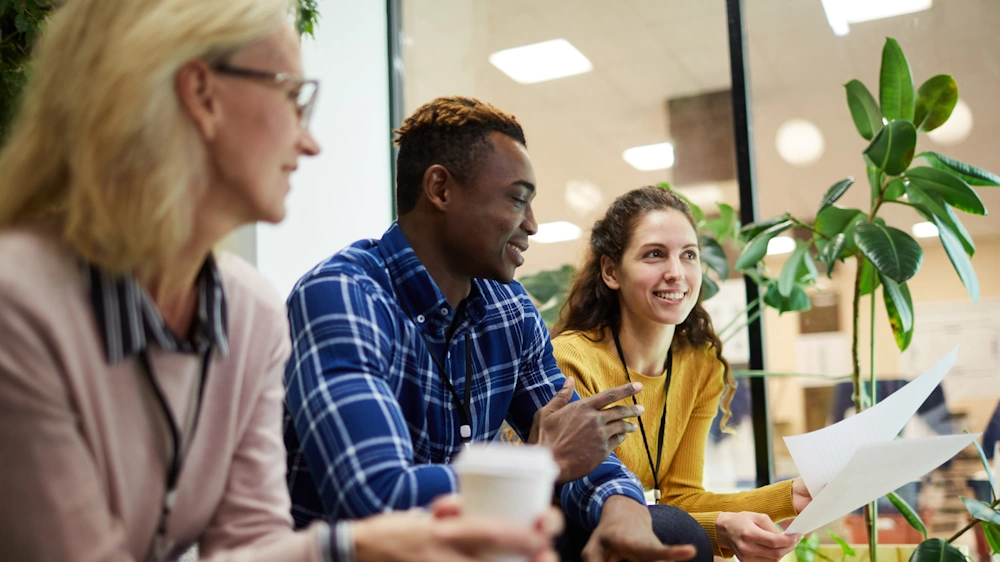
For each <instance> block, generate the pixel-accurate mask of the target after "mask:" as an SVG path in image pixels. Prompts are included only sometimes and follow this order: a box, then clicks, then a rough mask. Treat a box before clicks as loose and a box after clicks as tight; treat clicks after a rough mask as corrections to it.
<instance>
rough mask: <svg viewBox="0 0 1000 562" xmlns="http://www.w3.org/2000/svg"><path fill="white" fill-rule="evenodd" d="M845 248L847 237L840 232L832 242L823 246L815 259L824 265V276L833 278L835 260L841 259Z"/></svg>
mask: <svg viewBox="0 0 1000 562" xmlns="http://www.w3.org/2000/svg"><path fill="white" fill-rule="evenodd" d="M846 247H847V235H846V234H844V233H843V232H841V233H840V234H837V235H836V236H834V237H833V240H831V241H829V242H827V244H826V245H825V246H823V250H822V251H820V253H819V255H818V256H817V258H818V259H819V261H821V262H823V263H824V264H826V276H827V277H828V278H830V279H832V278H833V268H834V265H836V263H837V260H839V259H841V257H843V255H844V249H845V248H846Z"/></svg>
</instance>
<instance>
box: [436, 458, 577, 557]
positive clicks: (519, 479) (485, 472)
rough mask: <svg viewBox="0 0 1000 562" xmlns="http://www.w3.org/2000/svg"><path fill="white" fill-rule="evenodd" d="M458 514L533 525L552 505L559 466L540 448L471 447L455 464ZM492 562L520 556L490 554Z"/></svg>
mask: <svg viewBox="0 0 1000 562" xmlns="http://www.w3.org/2000/svg"><path fill="white" fill-rule="evenodd" d="M455 471H456V472H457V473H458V491H459V495H460V497H461V499H462V512H463V513H465V514H468V515H474V516H483V517H489V518H493V519H499V520H502V521H504V522H507V523H510V524H513V525H523V526H525V527H531V526H533V525H534V524H535V523H536V522H537V521H538V518H539V517H541V515H542V514H543V513H545V511H546V510H547V509H548V508H549V506H550V505H552V492H553V490H554V486H555V481H556V476H558V474H559V467H558V465H556V462H555V460H554V459H553V458H552V451H550V450H549V449H548V448H546V447H535V446H530V445H523V446H514V445H506V444H502V443H494V444H492V445H489V446H484V445H473V446H471V447H469V448H467V449H466V450H465V451H463V452H462V453H461V454H460V455H459V457H458V460H457V461H456V462H455ZM488 558H489V559H490V560H492V561H494V562H521V561H523V560H526V557H524V556H517V555H509V554H500V553H497V554H492V555H489V556H488Z"/></svg>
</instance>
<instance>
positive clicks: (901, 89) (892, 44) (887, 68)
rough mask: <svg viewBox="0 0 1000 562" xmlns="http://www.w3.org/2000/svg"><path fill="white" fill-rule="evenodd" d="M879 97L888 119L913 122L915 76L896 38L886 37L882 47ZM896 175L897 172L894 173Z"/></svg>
mask: <svg viewBox="0 0 1000 562" xmlns="http://www.w3.org/2000/svg"><path fill="white" fill-rule="evenodd" d="M878 99H879V103H880V104H881V106H882V115H884V116H885V118H886V119H888V120H889V121H892V120H893V119H906V120H907V121H910V122H911V124H912V121H913V113H914V95H913V77H912V75H911V74H910V63H908V62H906V55H904V54H903V49H901V48H900V47H899V43H897V42H896V40H895V39H892V38H886V40H885V46H884V47H882V68H881V71H880V72H879V80H878ZM892 175H896V174H892Z"/></svg>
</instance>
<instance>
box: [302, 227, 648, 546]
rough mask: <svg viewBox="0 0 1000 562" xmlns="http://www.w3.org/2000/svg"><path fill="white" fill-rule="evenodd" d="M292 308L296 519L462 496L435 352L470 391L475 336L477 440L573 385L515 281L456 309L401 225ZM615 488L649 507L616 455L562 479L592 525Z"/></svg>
mask: <svg viewBox="0 0 1000 562" xmlns="http://www.w3.org/2000/svg"><path fill="white" fill-rule="evenodd" d="M288 315H289V319H290V321H291V331H292V340H293V349H292V356H291V359H290V360H289V362H288V366H287V368H286V371H285V386H286V388H287V391H288V392H287V397H286V419H285V445H286V447H287V448H288V468H289V473H288V485H289V489H290V491H291V496H292V503H293V507H292V514H293V516H294V517H295V520H296V523H297V524H298V525H303V524H306V523H307V522H309V521H311V520H313V519H316V518H325V519H328V520H335V519H341V518H360V517H365V516H367V515H371V514H374V513H379V512H382V511H387V510H390V509H406V508H410V507H413V506H426V505H427V504H429V503H430V502H431V500H433V499H434V498H435V497H437V496H439V495H441V494H445V493H449V492H453V491H455V490H456V479H455V472H454V470H453V469H452V467H451V466H450V465H449V463H450V462H451V460H452V459H453V458H454V457H455V455H456V454H458V453H459V452H460V450H461V447H462V440H461V436H460V435H459V427H460V415H459V412H460V410H459V408H458V407H457V406H456V404H455V402H454V400H453V397H452V394H451V392H449V391H448V389H447V387H446V386H445V383H444V380H443V379H442V376H441V374H440V373H439V371H438V368H437V367H436V366H435V363H434V359H432V357H431V355H430V353H434V354H435V355H436V356H437V360H438V361H442V357H444V361H443V363H444V364H445V368H446V369H447V371H448V376H449V377H450V379H451V381H452V384H453V386H454V389H455V392H456V394H457V395H458V396H459V397H464V394H465V386H466V380H465V373H466V340H468V348H469V349H470V350H471V352H472V371H471V378H472V381H471V384H472V388H471V404H470V410H471V426H472V440H473V441H490V440H492V439H493V438H494V437H495V436H496V434H497V431H498V430H499V428H500V425H501V423H502V422H503V421H504V419H506V420H507V421H508V422H509V423H510V425H511V426H512V427H513V428H514V429H515V431H517V433H518V434H519V435H520V436H521V438H522V439H527V437H528V433H529V432H530V430H531V424H532V421H533V417H534V415H535V411H536V410H538V409H539V408H541V407H542V406H544V405H545V404H547V403H548V402H549V400H550V399H551V398H552V397H553V395H554V394H555V393H556V391H557V390H558V389H559V388H561V387H562V384H563V381H564V377H563V375H562V373H561V372H560V371H559V368H558V367H557V366H556V363H555V359H554V358H553V357H552V344H551V342H550V340H549V334H548V331H547V330H546V329H545V325H544V324H543V323H542V320H541V316H540V315H539V313H538V311H537V310H536V309H535V307H534V305H533V304H532V303H531V301H530V300H529V299H528V296H527V294H526V293H525V292H524V289H523V288H522V287H521V285H520V284H519V283H516V282H515V283H511V284H509V285H504V284H502V283H498V282H495V281H488V280H482V279H475V280H473V283H472V292H471V294H470V295H469V296H468V297H467V298H466V299H465V300H464V301H463V303H462V304H461V305H460V306H459V308H458V309H457V310H456V309H454V308H452V307H451V306H450V305H449V304H448V301H447V300H446V299H445V297H444V295H443V294H442V293H441V290H440V289H439V288H438V286H437V285H436V284H435V283H434V281H433V280H432V279H431V277H430V275H429V274H428V273H427V270H426V269H425V268H424V266H423V265H422V264H421V263H420V261H419V260H418V258H417V256H416V254H415V253H414V252H413V250H412V248H411V247H410V244H409V242H408V241H407V240H406V238H405V237H404V236H403V233H402V231H401V230H400V228H399V226H398V225H397V224H393V225H392V226H391V227H390V228H389V230H388V231H387V232H386V233H385V235H384V236H383V237H382V239H381V240H362V241H360V242H357V243H355V244H354V245H353V246H350V247H348V248H346V249H345V250H343V251H341V252H339V253H337V254H335V255H333V256H332V257H330V258H329V259H327V260H326V261H325V262H323V263H321V264H320V265H318V266H317V267H316V268H315V269H313V270H312V271H310V272H309V273H307V274H306V275H305V276H304V277H303V278H302V279H300V280H299V282H298V283H297V284H296V286H295V288H294V289H293V290H292V294H291V296H289V298H288ZM456 315H458V317H457V318H456ZM453 321H454V322H455V326H456V328H455V332H454V334H453V336H452V337H451V340H450V342H449V341H447V340H446V336H445V331H446V330H447V328H448V327H449V326H450V325H451V324H452V322H453ZM421 334H423V338H421ZM424 340H426V344H425V342H424ZM428 347H429V348H430V349H428ZM445 354H446V355H445ZM573 399H574V400H576V399H578V397H576V396H574V397H573ZM614 494H624V495H627V496H629V497H631V498H633V499H635V500H636V501H638V502H641V503H642V502H644V500H643V493H642V487H641V485H640V484H639V483H638V481H637V480H636V479H635V477H634V476H633V475H632V474H631V473H630V472H628V471H627V470H626V469H625V467H624V466H622V464H621V462H620V461H619V460H618V459H617V458H616V457H615V456H614V455H611V456H610V457H609V458H608V459H607V460H606V461H604V463H603V464H601V465H600V466H599V467H598V468H597V469H595V470H594V471H593V472H592V473H590V474H589V475H588V476H587V477H585V478H582V479H580V480H577V481H575V482H571V483H569V484H566V485H564V486H562V487H561V490H560V499H561V501H562V505H563V506H564V509H565V510H566V512H567V515H568V516H569V517H571V518H572V519H573V520H575V521H576V522H577V523H578V524H581V525H583V526H585V527H588V528H593V527H595V526H596V525H597V522H598V521H599V519H600V514H601V508H602V506H603V505H604V501H605V500H606V499H607V498H608V497H610V496H612V495H614Z"/></svg>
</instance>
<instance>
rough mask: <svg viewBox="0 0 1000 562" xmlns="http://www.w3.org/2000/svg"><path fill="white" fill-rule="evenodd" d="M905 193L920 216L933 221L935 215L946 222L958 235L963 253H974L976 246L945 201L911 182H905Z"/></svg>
mask: <svg viewBox="0 0 1000 562" xmlns="http://www.w3.org/2000/svg"><path fill="white" fill-rule="evenodd" d="M906 195H907V197H908V198H909V200H910V205H912V206H913V208H914V209H916V211H917V212H918V213H920V215H921V216H922V217H924V218H925V219H927V220H929V221H932V222H933V221H934V217H935V216H936V217H937V218H938V219H940V220H941V221H943V222H944V223H945V224H947V225H948V226H949V227H950V228H951V230H952V232H953V233H955V235H956V236H958V239H959V240H960V241H961V242H962V247H963V248H964V249H965V253H966V254H967V255H968V256H969V257H972V256H973V255H974V254H975V253H976V246H975V244H973V242H972V236H970V235H969V232H968V231H967V230H965V226H964V225H963V224H962V221H960V220H958V217H957V216H956V215H955V212H954V211H952V210H951V207H949V206H948V204H947V203H945V202H944V201H942V200H941V199H939V198H937V197H933V196H931V195H930V194H928V193H927V192H926V191H924V190H923V189H921V188H920V187H919V186H917V185H914V184H912V183H911V184H907V186H906Z"/></svg>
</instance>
